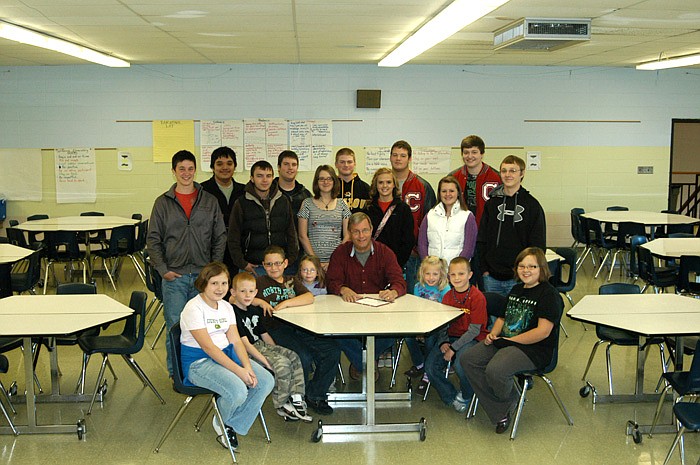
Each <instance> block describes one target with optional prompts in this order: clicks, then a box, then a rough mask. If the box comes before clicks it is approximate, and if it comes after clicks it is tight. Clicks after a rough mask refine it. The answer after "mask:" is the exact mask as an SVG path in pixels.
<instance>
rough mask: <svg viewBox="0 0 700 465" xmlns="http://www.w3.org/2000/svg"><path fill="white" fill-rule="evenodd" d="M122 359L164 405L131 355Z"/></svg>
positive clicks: (163, 400) (163, 402) (123, 356)
mask: <svg viewBox="0 0 700 465" xmlns="http://www.w3.org/2000/svg"><path fill="white" fill-rule="evenodd" d="M122 358H123V359H124V360H126V363H128V364H129V366H130V367H131V368H132V369H133V370H134V371H135V372H136V373H137V374H138V376H139V378H141V380H142V381H143V382H144V384H145V385H147V386H148V387H149V388H151V391H153V394H155V395H156V397H157V398H158V399H160V403H161V404H165V399H163V398H162V397H161V395H160V393H158V391H157V390H156V387H155V386H154V385H153V383H151V380H150V379H148V376H146V373H144V372H143V370H142V369H141V367H140V366H139V364H138V363H136V360H134V357H132V356H131V355H122ZM222 424H223V423H222Z"/></svg>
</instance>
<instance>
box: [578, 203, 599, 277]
mask: <svg viewBox="0 0 700 465" xmlns="http://www.w3.org/2000/svg"><path fill="white" fill-rule="evenodd" d="M579 221H580V223H581V233H580V234H581V237H580V238H581V240H582V241H583V242H582V243H583V244H584V245H585V247H584V249H583V252H582V253H581V256H580V257H579V258H578V260H576V271H578V270H579V268H581V266H582V265H583V262H584V261H586V257H591V263H593V269H595V267H596V266H597V265H596V263H595V255H596V244H595V233H594V232H593V230H592V229H591V228H592V227H593V226H594V225H591V224H590V221H595V220H589V219H588V218H586V217H584V216H579Z"/></svg>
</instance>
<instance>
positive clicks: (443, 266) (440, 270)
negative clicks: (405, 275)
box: [405, 255, 450, 396]
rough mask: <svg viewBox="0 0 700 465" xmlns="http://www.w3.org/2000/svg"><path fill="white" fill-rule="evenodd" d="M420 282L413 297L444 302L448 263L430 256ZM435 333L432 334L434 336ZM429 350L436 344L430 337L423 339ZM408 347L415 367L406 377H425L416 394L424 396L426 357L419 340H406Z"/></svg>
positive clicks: (421, 270) (419, 279) (425, 262)
mask: <svg viewBox="0 0 700 465" xmlns="http://www.w3.org/2000/svg"><path fill="white" fill-rule="evenodd" d="M417 278H418V282H417V283H416V285H415V286H414V287H413V295H415V296H418V297H422V298H424V299H428V300H432V301H433V302H442V297H443V296H444V295H445V294H446V293H447V291H449V290H450V282H449V281H448V280H447V262H445V260H444V259H442V258H440V257H436V256H434V255H428V256H427V257H425V258H424V259H423V261H422V262H421V264H420V268H418V275H417ZM434 334H435V331H433V332H432V333H431V335H434ZM419 338H420V336H419ZM423 339H424V341H425V346H426V348H427V350H430V347H432V345H433V344H434V342H435V341H434V340H433V339H431V338H430V335H427V336H425V337H423ZM406 347H408V351H409V353H410V354H411V360H412V361H413V366H412V367H411V368H410V369H409V370H408V371H406V372H405V374H406V376H410V377H412V378H417V377H419V376H421V375H422V376H423V379H421V381H420V383H418V387H417V389H416V392H417V393H418V395H421V396H422V395H424V394H425V390H426V389H427V387H428V375H427V374H425V372H424V371H425V370H424V369H423V364H424V362H425V357H424V355H423V351H422V350H421V347H420V344H419V343H418V339H417V338H415V337H407V338H406Z"/></svg>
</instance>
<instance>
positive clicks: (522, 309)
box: [502, 295, 537, 337]
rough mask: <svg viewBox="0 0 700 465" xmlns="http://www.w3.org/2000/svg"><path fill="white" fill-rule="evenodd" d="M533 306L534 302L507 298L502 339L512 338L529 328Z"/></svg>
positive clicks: (514, 297)
mask: <svg viewBox="0 0 700 465" xmlns="http://www.w3.org/2000/svg"><path fill="white" fill-rule="evenodd" d="M535 305H537V302H536V301H534V300H531V299H525V298H520V297H517V296H512V295H511V296H509V297H508V305H507V306H506V315H505V324H504V325H503V333H502V335H503V336H504V337H513V336H517V335H518V334H520V333H522V332H524V331H527V329H528V328H529V327H530V322H531V320H532V315H533V313H534V310H535Z"/></svg>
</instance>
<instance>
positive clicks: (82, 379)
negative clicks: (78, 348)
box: [75, 353, 111, 395]
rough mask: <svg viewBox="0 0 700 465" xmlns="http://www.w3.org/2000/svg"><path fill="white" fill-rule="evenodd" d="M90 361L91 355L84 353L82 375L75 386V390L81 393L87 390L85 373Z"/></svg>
mask: <svg viewBox="0 0 700 465" xmlns="http://www.w3.org/2000/svg"><path fill="white" fill-rule="evenodd" d="M88 363H90V355H89V354H86V353H83V366H82V368H81V369H80V377H79V378H78V384H77V385H76V386H75V392H76V393H77V392H78V391H80V395H83V393H84V392H85V374H86V373H87V366H88ZM110 366H111V365H110Z"/></svg>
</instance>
